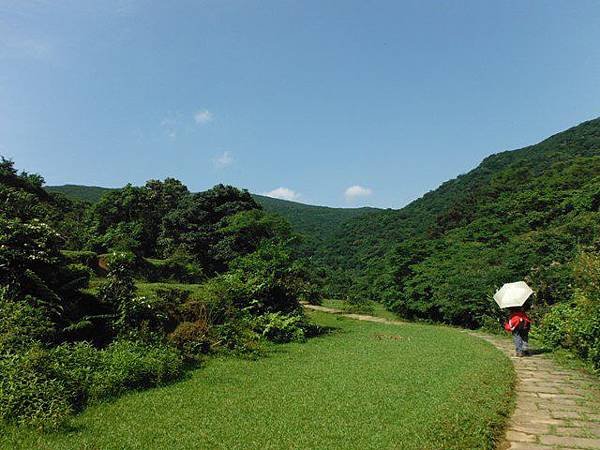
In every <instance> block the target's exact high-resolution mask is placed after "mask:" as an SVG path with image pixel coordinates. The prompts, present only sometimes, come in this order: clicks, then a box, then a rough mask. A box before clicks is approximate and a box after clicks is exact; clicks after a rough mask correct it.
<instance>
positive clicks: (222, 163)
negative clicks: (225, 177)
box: [213, 151, 235, 169]
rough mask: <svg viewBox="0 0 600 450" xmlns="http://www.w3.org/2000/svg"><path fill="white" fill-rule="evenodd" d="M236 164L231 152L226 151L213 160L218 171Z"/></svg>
mask: <svg viewBox="0 0 600 450" xmlns="http://www.w3.org/2000/svg"><path fill="white" fill-rule="evenodd" d="M234 162H235V159H234V158H233V155H232V154H231V152H230V151H225V152H223V153H221V154H220V155H218V156H216V157H215V158H213V164H214V166H215V167H216V168H217V169H224V168H225V167H228V166H230V165H232V164H233V163H234Z"/></svg>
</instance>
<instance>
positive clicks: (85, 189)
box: [44, 184, 113, 203]
mask: <svg viewBox="0 0 600 450" xmlns="http://www.w3.org/2000/svg"><path fill="white" fill-rule="evenodd" d="M44 189H46V191H48V192H55V193H59V194H64V195H65V197H67V198H68V199H70V200H80V201H83V202H89V203H96V202H98V201H99V200H100V198H101V197H102V196H103V195H104V194H106V193H107V192H110V191H112V190H113V189H112V188H105V187H100V186H81V185H78V184H63V185H62V186H45V187H44Z"/></svg>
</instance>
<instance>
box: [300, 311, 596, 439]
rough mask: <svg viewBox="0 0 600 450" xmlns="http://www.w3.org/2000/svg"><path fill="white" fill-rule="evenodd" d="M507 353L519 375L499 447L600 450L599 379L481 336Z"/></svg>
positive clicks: (507, 342) (368, 318)
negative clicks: (519, 353) (516, 352)
mask: <svg viewBox="0 0 600 450" xmlns="http://www.w3.org/2000/svg"><path fill="white" fill-rule="evenodd" d="M304 307H305V308H307V309H313V310H316V311H322V312H327V313H332V314H339V315H341V316H344V317H349V318H351V319H356V320H366V321H370V322H379V323H390V324H402V322H400V321H391V320H387V319H383V318H381V317H374V316H368V315H362V314H345V313H344V312H343V311H341V310H339V309H335V308H325V307H323V306H315V305H308V304H305V305H304ZM469 333H470V334H471V335H473V336H477V337H479V338H481V339H485V340H486V341H488V342H490V343H491V344H492V345H494V346H495V347H497V348H498V349H500V350H502V351H503V352H504V353H506V354H507V355H508V356H509V357H510V359H511V360H512V361H513V364H514V366H515V370H516V372H517V385H516V388H515V389H516V408H515V411H514V412H513V414H512V416H511V418H510V421H509V424H508V427H507V430H506V434H505V439H504V442H503V443H502V444H501V446H500V448H501V449H502V450H504V449H507V450H508V449H511V450H549V449H562V450H565V449H600V382H599V381H598V379H597V378H595V377H593V376H590V375H587V374H584V373H581V372H578V371H575V370H570V369H565V368H562V367H560V366H558V365H557V364H556V363H555V362H554V361H552V360H551V359H550V358H548V357H547V356H544V355H542V354H534V355H532V356H529V357H524V358H516V357H515V356H514V347H513V344H512V341H511V340H509V339H503V338H501V337H496V336H491V335H487V334H484V333H479V332H469Z"/></svg>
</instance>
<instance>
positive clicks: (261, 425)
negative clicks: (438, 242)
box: [0, 313, 514, 449]
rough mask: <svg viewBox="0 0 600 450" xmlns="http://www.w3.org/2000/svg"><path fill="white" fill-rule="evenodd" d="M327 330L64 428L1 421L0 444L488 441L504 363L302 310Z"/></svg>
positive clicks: (453, 343)
mask: <svg viewBox="0 0 600 450" xmlns="http://www.w3.org/2000/svg"><path fill="white" fill-rule="evenodd" d="M311 316H312V317H313V318H314V320H315V321H317V322H318V323H320V324H321V325H325V326H329V327H335V328H336V330H335V331H333V332H332V333H330V334H328V335H325V336H321V337H318V338H314V339H311V340H310V341H308V342H306V343H303V344H286V345H280V346H273V347H272V348H271V350H270V352H269V355H268V356H267V357H264V358H261V359H258V360H255V361H253V360H243V359H236V358H213V359H211V360H209V361H208V362H207V364H206V366H205V367H203V368H200V369H197V370H195V371H193V372H191V373H190V376H189V378H188V379H186V380H184V381H181V382H178V383H175V384H172V385H169V386H165V387H162V388H158V389H153V390H149V391H145V392H138V393H132V394H129V395H127V396H125V397H122V398H120V399H118V400H116V401H114V402H112V403H105V404H99V405H96V406H93V407H90V408H88V409H87V410H86V411H85V412H84V413H82V414H81V415H79V416H78V417H76V418H75V419H74V420H73V425H72V430H70V431H67V432H62V433H55V434H46V435H40V434H38V433H36V432H34V431H26V430H15V429H13V428H7V429H4V430H0V431H4V433H1V436H0V448H27V449H32V448H48V449H55V448H59V449H67V448H68V449H98V448H102V449H130V448H131V449H148V448H169V449H188V448H189V449H198V448H207V449H216V448H223V449H235V448H253V449H254V448H255V449H258V448H271V449H283V448H323V449H324V448H327V449H335V448H340V449H342V448H344V449H348V448H361V449H363V448H403V449H417V448H418V449H441V448H444V449H465V448H470V449H475V448H491V447H492V446H493V437H494V435H495V434H496V433H497V432H498V430H499V429H500V428H501V427H502V424H503V421H504V419H505V416H506V414H507V412H508V411H509V410H510V408H511V404H512V402H511V386H512V383H513V380H514V372H513V368H512V365H511V363H510V361H509V360H508V359H507V358H506V357H505V356H503V355H502V354H501V353H500V352H499V351H497V350H496V349H495V348H493V347H492V346H491V345H489V344H487V343H486V342H484V341H482V340H479V339H476V338H473V337H471V336H469V335H467V334H465V333H461V332H460V331H459V330H455V329H451V328H446V327H434V326H427V325H415V324H405V325H400V326H398V325H386V324H377V323H368V322H358V321H353V320H350V319H344V318H341V317H337V316H333V315H326V314H321V313H311Z"/></svg>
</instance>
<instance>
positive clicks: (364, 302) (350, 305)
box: [344, 295, 375, 314]
mask: <svg viewBox="0 0 600 450" xmlns="http://www.w3.org/2000/svg"><path fill="white" fill-rule="evenodd" d="M344 311H345V312H347V313H350V314H373V313H374V312H375V307H374V306H373V302H372V301H371V300H369V299H367V298H365V297H362V296H360V295H349V296H348V297H347V298H346V300H345V301H344Z"/></svg>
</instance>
